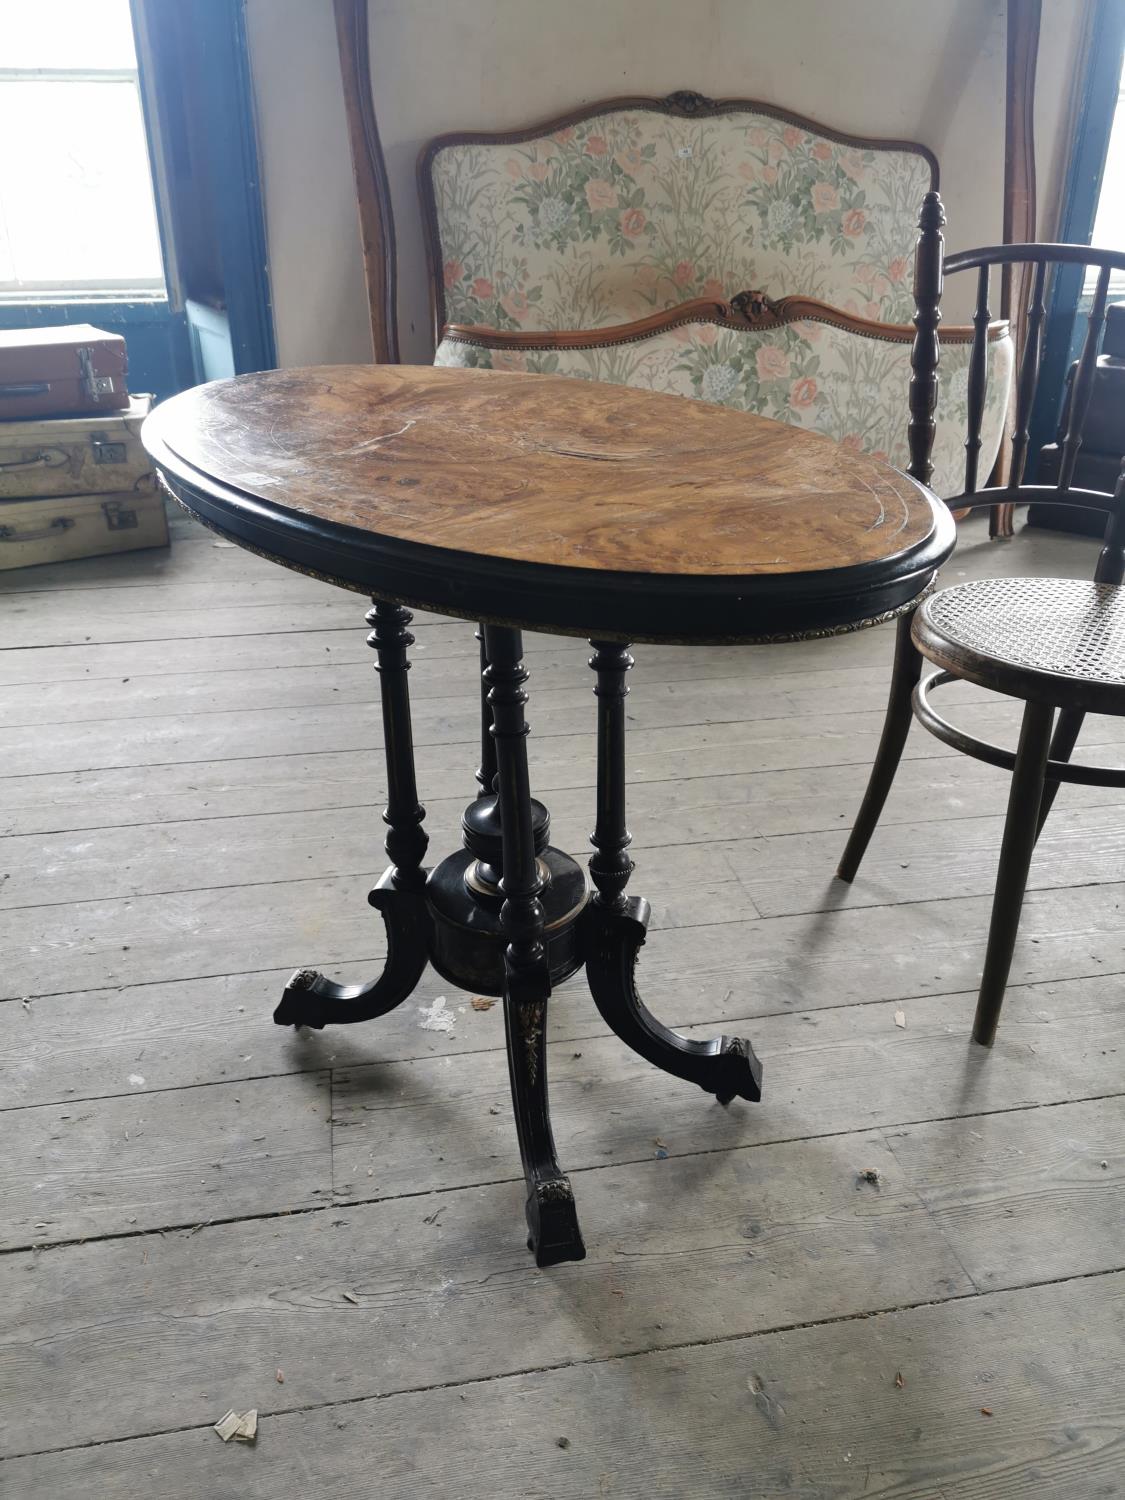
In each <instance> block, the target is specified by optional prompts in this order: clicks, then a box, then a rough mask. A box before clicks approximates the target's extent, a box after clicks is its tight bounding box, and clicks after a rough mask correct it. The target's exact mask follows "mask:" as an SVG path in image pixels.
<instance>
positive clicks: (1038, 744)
mask: <svg viewBox="0 0 1125 1500" xmlns="http://www.w3.org/2000/svg"><path fill="white" fill-rule="evenodd" d="M1054 712H1055V711H1054V709H1053V708H1052V707H1051V706H1050V704H1047V703H1028V704H1026V705H1025V706H1024V711H1023V725H1022V727H1021V728H1020V741H1019V748H1018V749H1017V751H1016V764H1015V769H1014V770H1013V772H1012V786H1011V790H1010V792H1009V793H1008V815H1007V818H1006V820H1005V823H1004V840H1003V843H1002V844H1001V846H1000V868H999V870H998V871H997V875H996V894H995V895H994V896H993V898H992V921H991V924H990V926H989V929H988V951H987V953H986V954H985V959H984V974H983V976H982V978H981V986H980V995H979V997H978V999H977V1012H976V1016H975V1017H974V1020H973V1040H974V1041H975V1042H979V1043H980V1044H981V1046H982V1047H991V1046H992V1043H993V1042H994V1041H995V1039H996V1028H997V1026H998V1025H999V1022H1000V1008H1001V1006H1002V1005H1003V1004H1004V991H1005V989H1006V987H1007V984H1008V974H1009V972H1010V970H1011V967H1012V953H1013V950H1014V949H1015V946H1016V933H1017V931H1018V930H1019V925H1020V911H1021V909H1022V907H1023V895H1024V891H1025V890H1026V889H1027V872H1028V869H1029V868H1030V866H1031V856H1032V854H1033V853H1034V852H1035V835H1036V820H1037V818H1038V815H1039V805H1040V802H1041V800H1042V797H1043V779H1044V775H1045V772H1046V767H1047V752H1048V749H1049V747H1050V742H1051V723H1052V720H1053V718H1054Z"/></svg>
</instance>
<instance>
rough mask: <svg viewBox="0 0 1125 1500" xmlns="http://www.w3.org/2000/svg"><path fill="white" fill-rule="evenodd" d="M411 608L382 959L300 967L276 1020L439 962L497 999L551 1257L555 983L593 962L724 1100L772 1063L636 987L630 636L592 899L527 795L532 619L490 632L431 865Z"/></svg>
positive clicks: (380, 609)
mask: <svg viewBox="0 0 1125 1500" xmlns="http://www.w3.org/2000/svg"><path fill="white" fill-rule="evenodd" d="M410 620H411V616H410V613H409V611H408V610H405V609H403V608H402V607H401V606H399V605H396V604H386V603H380V602H376V604H375V608H374V609H373V610H372V611H371V613H370V614H369V615H368V621H369V623H370V624H371V625H372V626H373V629H372V632H371V635H370V636H369V638H368V640H369V643H370V644H371V645H372V646H373V647H374V648H375V651H376V654H377V657H378V668H377V670H378V672H379V682H380V691H381V697H382V707H383V738H384V744H385V749H386V760H387V788H388V791H387V807H386V811H385V813H384V815H383V817H384V821H385V822H386V824H387V827H388V833H387V838H386V849H387V854H388V855H389V857H390V859H391V865H390V867H389V869H388V870H387V871H386V872H385V874H384V875H383V876H382V878H381V879H380V880H379V882H378V884H377V885H376V886H375V889H374V890H373V891H372V892H371V894H370V897H369V900H370V901H371V904H372V905H373V906H375V907H376V908H377V909H378V910H379V911H380V912H381V913H382V915H383V919H384V922H385V924H386V929H387V959H386V963H385V965H384V967H383V972H382V973H381V974H380V975H379V976H378V978H377V979H374V980H372V981H371V982H370V983H368V984H355V985H343V984H336V983H335V982H334V981H332V980H330V979H326V978H325V977H324V976H323V975H322V974H318V973H317V972H316V971H315V970H312V969H301V970H298V972H297V973H296V974H294V975H293V977H292V979H290V981H289V984H288V985H287V986H286V990H285V994H284V996H283V998H282V1001H281V1004H280V1005H279V1006H278V1008H277V1010H276V1011H275V1013H274V1019H275V1020H276V1021H277V1022H279V1023H280V1024H282V1025H294V1026H313V1027H321V1026H324V1025H326V1024H328V1023H335V1022H349V1021H361V1020H369V1019H370V1018H372V1017H373V1016H379V1015H383V1014H385V1013H386V1012H387V1011H389V1010H391V1009H392V1008H393V1007H394V1006H396V1005H398V1004H400V1003H401V1002H402V1001H403V1000H405V999H406V998H407V996H408V995H409V994H410V993H411V991H412V990H413V989H414V987H415V986H416V984H417V983H418V980H419V979H420V978H421V975H422V972H423V970H424V969H425V967H426V964H427V962H430V963H432V964H433V966H434V968H435V969H436V970H437V971H438V973H440V974H441V975H443V976H444V977H445V978H446V979H448V980H450V981H451V982H452V983H453V984H457V985H459V986H461V987H462V988H465V989H468V990H470V991H480V992H483V993H485V994H493V995H502V996H503V1000H504V1025H505V1035H506V1041H507V1053H508V1072H509V1077H510V1081H511V1087H512V1103H513V1107H514V1111H515V1120H516V1133H517V1136H518V1138H519V1146H520V1155H521V1157H522V1160H523V1169H524V1177H525V1179H526V1183H527V1222H528V1229H529V1231H530V1238H529V1240H528V1245H529V1247H530V1248H531V1249H532V1250H534V1252H535V1256H536V1260H537V1261H538V1263H539V1264H540V1265H552V1264H554V1263H555V1262H558V1261H564V1260H581V1259H582V1257H583V1256H584V1255H585V1254H586V1250H585V1246H584V1245H583V1242H582V1235H581V1232H580V1230H579V1227H578V1219H577V1215H576V1212H575V1206H574V1194H573V1191H572V1189H571V1185H570V1179H569V1178H568V1177H567V1175H566V1174H565V1173H564V1172H563V1170H562V1168H561V1167H560V1165H559V1161H558V1156H557V1154H556V1151H555V1142H554V1137H553V1135H552V1131H551V1118H550V1110H549V1106H548V1096H547V1048H546V1030H547V1006H548V1001H549V999H550V997H551V993H552V989H553V987H554V986H555V985H558V984H560V983H561V982H562V981H563V980H565V979H567V978H569V977H570V976H571V975H572V974H574V973H576V972H577V971H578V970H579V969H580V968H582V967H583V965H584V966H585V969H586V976H587V980H588V982H589V986H590V990H591V993H592V994H593V997H594V1002H595V1004H596V1005H597V1007H598V1010H599V1011H600V1012H601V1015H602V1017H603V1019H604V1020H605V1022H606V1024H607V1025H608V1026H610V1027H611V1028H612V1030H613V1031H615V1032H616V1033H617V1035H618V1036H619V1037H620V1038H621V1039H622V1041H624V1042H625V1043H626V1044H627V1045H628V1046H630V1047H632V1049H633V1050H634V1051H635V1052H637V1053H639V1054H640V1055H641V1056H642V1057H644V1058H647V1059H648V1061H649V1062H651V1063H653V1064H655V1065H656V1066H657V1067H658V1068H662V1069H663V1070H664V1071H665V1072H667V1073H673V1074H675V1075H676V1076H677V1077H679V1078H685V1079H687V1080H688V1081H689V1082H691V1083H695V1084H698V1085H699V1087H700V1088H703V1089H705V1090H706V1091H707V1092H708V1093H712V1094H714V1095H715V1096H716V1097H717V1098H718V1099H719V1101H720V1103H723V1104H726V1103H728V1102H729V1101H730V1100H731V1099H733V1098H734V1097H735V1096H739V1097H741V1098H743V1099H750V1100H756V1099H758V1098H760V1097H761V1079H762V1069H761V1064H760V1063H759V1062H758V1059H757V1058H756V1057H755V1055H754V1049H753V1048H752V1047H751V1046H750V1043H749V1042H747V1041H744V1040H742V1039H741V1038H739V1037H726V1036H721V1037H717V1038H713V1039H711V1040H707V1041H696V1040H694V1039H692V1040H689V1039H687V1038H685V1037H682V1036H679V1035H677V1033H676V1032H674V1031H670V1030H669V1029H668V1027H666V1026H664V1025H662V1024H661V1023H660V1022H659V1021H658V1020H656V1018H655V1017H654V1016H653V1015H651V1014H650V1012H649V1011H648V1010H647V1009H646V1008H645V1006H644V1004H643V1003H642V1001H641V999H640V997H639V995H638V994H637V989H636V979H635V970H636V963H637V955H638V952H639V950H640V948H641V946H642V944H643V943H644V940H645V934H646V930H647V927H648V920H649V906H648V902H647V901H644V900H642V899H641V898H639V897H631V898H630V897H627V896H626V894H625V888H626V886H627V884H628V882H629V877H630V875H631V874H632V872H633V861H632V860H631V859H630V857H629V853H628V850H629V843H630V839H629V830H628V828H627V826H626V821H625V696H626V694H627V692H628V687H627V686H626V682H625V677H626V673H627V672H628V671H629V669H630V667H631V666H632V665H633V659H632V657H631V656H630V655H629V652H628V649H627V648H626V647H625V646H622V645H618V644H615V643H613V642H609V641H593V642H591V645H592V646H593V650H594V654H593V656H592V657H591V659H590V665H591V667H592V668H593V669H594V671H595V673H596V674H597V680H596V686H595V688H594V692H595V694H596V696H597V703H598V771H597V816H596V822H595V827H594V832H593V834H592V835H591V843H592V844H593V846H594V853H593V856H592V857H591V860H590V877H591V880H592V881H593V884H594V886H595V888H596V894H595V895H594V896H593V897H592V898H590V899H588V893H587V888H586V880H585V876H584V875H583V872H582V869H581V867H580V866H579V865H577V864H576V863H575V861H574V860H573V859H571V857H570V856H569V855H567V854H564V853H563V852H562V850H560V849H555V848H553V847H552V845H551V844H550V823H551V820H550V815H549V813H548V811H547V809H546V808H545V807H544V806H543V804H542V803H541V802H537V801H536V800H535V799H534V798H533V797H532V795H531V786H530V779H529V775H528V762H527V735H528V726H527V721H526V718H525V715H524V708H525V705H526V703H527V693H526V691H525V688H524V684H525V683H526V682H527V678H528V673H527V668H526V667H525V666H524V664H523V641H522V636H521V633H520V631H518V630H516V629H513V628H511V627H509V626H501V625H485V626H484V627H483V628H482V632H481V669H482V683H483V698H482V729H483V731H484V732H483V735H482V750H481V765H480V769H479V770H478V772H477V781H478V783H479V786H480V793H479V795H478V796H477V797H476V798H475V799H474V801H473V802H471V803H470V804H469V806H468V807H467V808H466V810H465V814H464V817H463V819H462V832H463V836H464V846H463V847H462V848H461V849H460V850H458V851H457V852H456V853H454V854H451V855H448V856H447V857H446V858H445V859H443V860H442V861H441V862H440V864H438V865H437V866H436V867H435V868H434V869H433V870H432V871H431V872H430V873H429V874H428V875H427V872H426V871H425V869H424V868H423V866H422V860H423V859H424V857H425V853H426V847H427V838H426V834H425V832H424V830H423V827H422V823H423V818H424V816H425V814H424V810H423V808H422V806H421V804H420V803H419V801H418V794H417V788H416V785H415V773H414V748H413V739H412V734H411V727H410V699H409V690H408V687H407V671H408V669H409V665H410V664H409V662H408V661H407V656H406V653H407V648H408V647H409V646H410V645H411V644H412V643H413V636H412V635H411V634H410V632H409V631H408V630H407V629H406V627H407V625H409V623H410Z"/></svg>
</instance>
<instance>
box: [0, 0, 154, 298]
mask: <svg viewBox="0 0 1125 1500" xmlns="http://www.w3.org/2000/svg"><path fill="white" fill-rule="evenodd" d="M0 64H2V66H0V141H2V142H4V147H3V149H2V150H0V304H2V303H12V302H20V303H23V302H38V301H49V300H59V299H60V298H63V299H67V300H76V299H79V298H82V299H89V298H90V297H91V296H93V297H97V296H98V295H99V294H100V295H102V296H104V297H106V298H107V299H109V300H113V301H121V300H123V299H124V298H129V299H135V298H137V297H141V298H145V297H147V298H151V299H162V298H163V297H164V295H165V288H164V274H163V263H162V258H161V253H160V235H159V232H158V230H157V224H156V212H155V208H154V205H153V194H152V178H151V173H150V168H149V159H148V149H147V146H146V142H145V129H144V118H143V115H142V111H141V100H140V91H139V88H138V83H137V59H136V53H135V50H134V46H133V29H132V21H131V17H130V13H129V0H96V3H95V0H25V3H19V4H15V3H12V0H6V3H5V4H4V6H3V15H2V17H0ZM13 142H17V143H18V149H12V145H11V143H13Z"/></svg>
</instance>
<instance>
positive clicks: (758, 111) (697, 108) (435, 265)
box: [417, 89, 939, 346]
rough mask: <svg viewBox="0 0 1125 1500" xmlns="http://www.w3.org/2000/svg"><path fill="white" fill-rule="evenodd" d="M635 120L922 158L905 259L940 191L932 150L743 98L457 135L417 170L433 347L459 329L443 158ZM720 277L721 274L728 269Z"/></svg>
mask: <svg viewBox="0 0 1125 1500" xmlns="http://www.w3.org/2000/svg"><path fill="white" fill-rule="evenodd" d="M637 113H640V114H654V115H660V116H664V117H666V118H667V119H669V120H689V121H696V120H707V119H717V118H720V117H723V116H732V115H733V116H740V115H742V116H750V117H760V118H765V119H767V120H768V121H770V122H771V123H774V124H777V125H780V126H784V127H789V128H790V129H791V130H792V131H795V132H799V133H801V134H803V135H807V136H809V137H814V138H817V139H818V140H823V141H826V142H833V143H835V144H836V145H838V146H841V147H845V148H848V149H849V150H850V151H852V152H856V153H859V152H868V153H880V154H891V153H898V154H905V155H908V156H912V157H917V158H918V159H919V162H920V163H921V164H922V166H923V167H924V169H925V175H924V177H923V178H920V182H919V187H920V191H919V192H918V194H917V198H916V199H912V200H911V202H910V205H909V210H908V213H907V214H906V215H905V216H904V221H903V243H902V251H903V255H904V257H905V258H907V259H909V257H910V256H911V255H912V253H913V226H914V218H915V215H916V213H917V206H918V203H920V202H921V198H922V195H923V193H924V192H928V191H937V189H938V187H939V169H938V163H937V158H936V157H935V156H934V154H933V152H932V151H930V150H929V148H928V147H926V146H924V145H922V144H921V143H919V142H917V141H907V140H899V139H892V138H880V137H873V136H858V135H851V134H849V133H848V132H846V131H841V130H837V129H836V128H835V127H833V126H829V125H824V124H822V123H821V122H819V121H817V120H813V119H810V118H808V117H807V116H804V115H800V114H797V113H795V112H794V111H792V110H787V109H784V108H781V107H779V106H777V105H774V104H770V103H767V102H764V101H762V100H757V99H749V98H742V97H731V98H719V99H712V98H708V97H707V96H706V95H704V94H700V93H696V92H695V91H693V90H689V89H680V90H677V91H675V92H673V93H671V94H668V95H666V96H665V97H663V98H657V97H652V96H648V95H622V96H619V97H615V98H609V99H600V100H595V101H593V102H592V103H589V104H585V105H582V106H581V107H580V108H577V109H573V110H568V111H567V112H566V113H564V114H560V115H554V116H551V117H550V118H547V119H544V120H539V121H537V122H534V123H533V124H530V125H526V126H522V127H520V128H519V129H516V130H501V131H485V130H458V131H451V132H448V133H446V134H444V135H440V136H437V137H435V138H434V139H433V140H431V141H429V142H427V144H426V145H425V146H424V147H423V149H422V151H421V153H420V155H419V159H418V168H417V175H418V193H419V199H420V202H421V207H422V224H423V235H424V243H425V249H426V264H427V272H428V282H429V290H430V308H431V316H432V324H433V335H434V343H435V346H436V345H437V344H438V343H440V341H441V338H442V334H443V330H444V328H445V326H446V324H447V323H448V322H451V321H457V320H456V319H455V318H453V319H451V318H450V316H449V308H448V298H447V294H446V284H445V274H444V273H445V267H446V264H447V262H446V256H445V253H444V247H443V244H442V231H441V220H440V212H439V205H438V201H437V194H436V191H435V168H436V166H437V164H438V160H439V158H440V157H441V156H442V154H443V153H445V152H448V151H450V150H451V149H455V148H458V147H472V146H481V147H484V148H487V149H493V148H497V147H501V146H521V145H527V144H529V143H533V142H538V141H545V142H546V141H550V140H551V139H552V138H553V137H556V136H558V135H562V134H565V133H566V132H569V131H572V130H574V129H575V128H576V127H581V126H583V125H585V124H588V123H589V122H591V121H594V120H598V119H602V118H605V117H614V116H618V117H620V116H622V115H631V114H637ZM715 269H716V273H718V272H720V271H723V270H724V269H725V268H721V267H717V268H715ZM722 290H723V293H724V295H725V296H726V297H727V298H728V299H729V300H730V301H731V302H732V303H733V302H734V300H735V297H736V296H738V295H741V293H740V292H739V289H738V283H737V282H736V283H735V285H734V286H723V288H722ZM768 291H769V292H770V293H771V294H774V295H775V296H776V295H777V294H778V293H780V294H783V295H800V293H795V292H794V288H793V287H791V286H780V285H779V286H772V287H770V288H768ZM684 300H698V299H697V298H694V299H684ZM779 300H780V298H779ZM677 305H678V304H677ZM667 310H669V308H668V307H667V306H666V307H664V308H660V309H658V311H667ZM869 321H882V320H881V319H879V320H869ZM603 326H609V325H603ZM537 331H539V330H537Z"/></svg>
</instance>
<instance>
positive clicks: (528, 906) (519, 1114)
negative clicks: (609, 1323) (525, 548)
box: [484, 625, 586, 1266]
mask: <svg viewBox="0 0 1125 1500" xmlns="http://www.w3.org/2000/svg"><path fill="white" fill-rule="evenodd" d="M484 651H485V655H486V657H487V661H488V666H487V668H486V671H485V681H486V682H487V683H488V688H489V692H488V701H489V704H490V705H491V708H492V736H493V743H494V745H495V749H496V774H497V792H498V797H499V807H500V819H501V829H502V840H503V876H502V878H501V881H500V889H501V891H502V892H503V896H504V902H503V905H502V907H501V908H500V925H501V929H502V930H503V933H504V935H505V937H506V938H507V948H506V950H505V953H504V1026H505V1033H506V1037H507V1048H508V1073H509V1077H510V1079H511V1085H512V1102H513V1105H514V1108H515V1117H516V1133H517V1135H518V1137H519V1144H520V1155H521V1157H522V1159H523V1169H524V1177H525V1178H526V1181H527V1223H528V1229H529V1231H530V1238H529V1239H528V1248H529V1249H532V1250H534V1252H535V1259H536V1262H537V1263H538V1264H539V1265H541V1266H548V1265H553V1264H554V1263H555V1262H557V1261H563V1260H581V1259H582V1258H583V1257H584V1256H585V1254H586V1247H585V1246H584V1245H583V1243H582V1234H581V1231H580V1230H579V1228H578V1217H577V1214H576V1212H575V1207H574V1194H573V1191H572V1190H571V1186H570V1179H569V1178H568V1177H567V1176H566V1174H565V1173H564V1172H563V1170H562V1168H561V1167H560V1166H559V1163H558V1158H557V1156H556V1153H555V1142H554V1137H553V1135H552V1133H551V1118H550V1112H549V1107H548V1099H547V1046H546V1029H547V1001H548V998H549V996H550V993H551V979H550V973H549V971H548V963H547V947H546V941H545V933H544V921H543V906H542V903H541V902H540V900H539V897H540V893H541V892H542V890H543V880H542V876H541V874H540V869H539V865H538V862H537V859H536V852H535V832H534V828H533V823H532V802H531V787H530V782H529V779H528V770H527V732H528V731H527V723H526V721H525V719H524V704H525V703H526V702H527V694H526V692H525V691H524V686H523V685H524V683H525V682H526V681H527V675H528V674H527V668H526V667H525V666H524V665H523V659H522V658H523V641H522V637H521V635H520V632H519V631H518V630H511V629H508V628H507V627H505V626H499V625H486V626H485V627H484Z"/></svg>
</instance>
